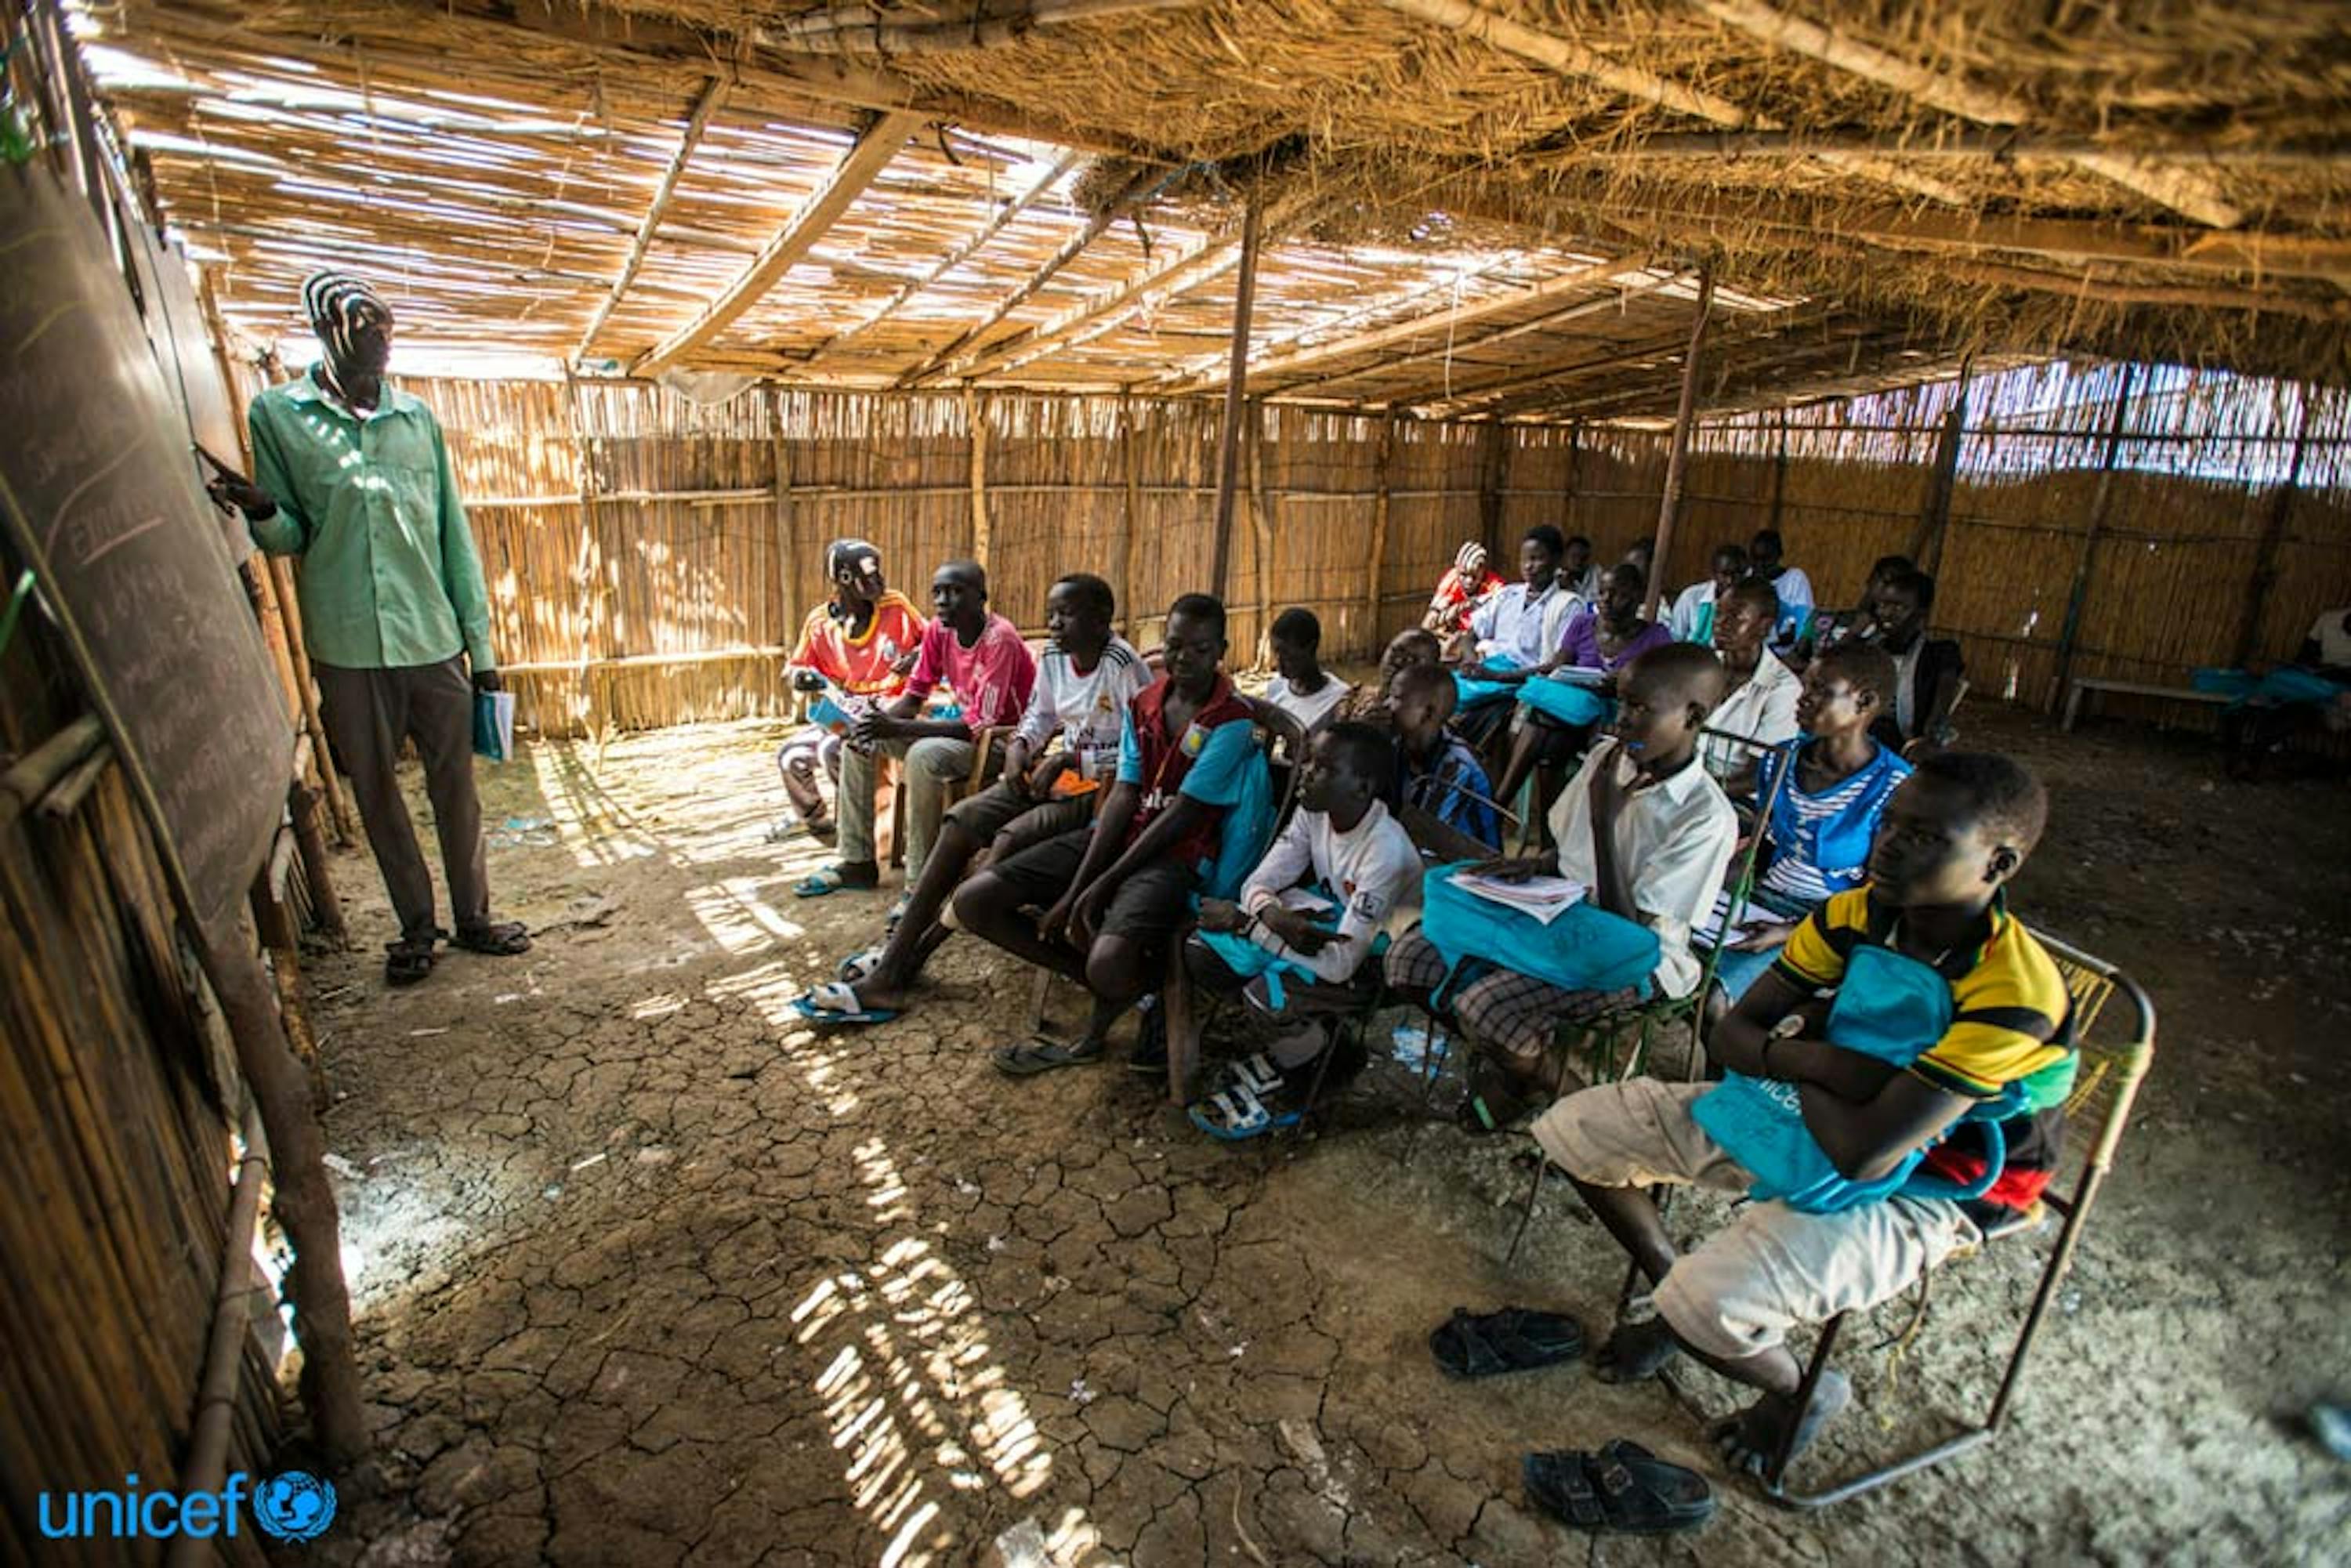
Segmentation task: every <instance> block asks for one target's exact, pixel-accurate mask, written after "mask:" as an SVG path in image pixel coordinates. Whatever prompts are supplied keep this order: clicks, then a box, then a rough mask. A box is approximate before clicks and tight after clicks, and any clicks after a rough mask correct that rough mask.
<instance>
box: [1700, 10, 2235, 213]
mask: <svg viewBox="0 0 2351 1568" xmlns="http://www.w3.org/2000/svg"><path fill="white" fill-rule="evenodd" d="M1695 4H1696V5H1698V9H1699V10H1701V11H1703V12H1705V13H1706V14H1707V15H1708V16H1712V17H1713V18H1714V19H1715V20H1716V21H1718V22H1720V23H1722V24H1723V25H1724V26H1729V27H1733V28H1736V29H1737V30H1739V31H1740V32H1742V33H1745V34H1747V35H1748V36H1749V37H1754V38H1758V39H1761V41H1762V42H1764V43H1767V44H1770V45H1771V46H1772V47H1775V48H1781V49H1785V50H1787V51H1788V52H1789V53H1790V54H1793V55H1802V56H1803V57H1805V58H1806V59H1811V60H1818V61H1819V62H1821V63H1822V64H1823V65H1826V66H1830V67H1833V68H1835V69H1837V70H1841V71H1844V72H1845V73H1846V74H1847V75H1850V76H1857V77H1859V78H1862V79H1863V80H1865V81H1870V82H1876V84H1877V85H1878V86H1880V87H1884V88H1890V89H1893V90H1894V91H1896V92H1898V93H1900V94H1902V95H1903V96H1904V97H1905V98H1908V99H1913V100H1914V101H1916V102H1918V103H1923V104H1925V105H1927V106H1928V108H1930V109H1938V110H1942V111H1943V112H1944V113H1946V114H1955V115H1958V116H1959V118H1960V119H1962V120H1975V121H1977V122H1978V123H1980V124H1984V125H2022V124H2024V123H2025V122H2026V121H2027V120H2031V119H2032V104H2030V103H2029V102H2027V101H2026V100H2025V99H2022V98H2015V97H2011V95H2009V94H2007V93H2004V92H2000V91H1996V90H1994V89H1990V88H1983V87H1978V86H1977V85H1976V84H1975V83H1973V82H1970V81H1968V80H1966V79H1965V78H1961V77H1959V76H1957V75H1953V74H1951V73H1949V72H1945V71H1938V70H1934V69H1931V68H1928V67H1926V66H1922V65H1918V64H1916V63H1915V62H1913V61H1910V60H1906V59H1904V58H1903V57H1901V56H1899V55H1896V54H1895V53H1893V52H1892V51H1891V50H1888V49H1881V48H1879V47H1876V45H1874V44H1865V43H1863V42H1862V41H1860V40H1859V39H1857V38H1851V37H1844V36H1843V35H1841V34H1837V33H1834V32H1832V31H1830V30H1829V29H1828V28H1826V27H1823V26H1820V25H1819V24H1818V23H1816V22H1808V21H1805V20H1804V19H1802V17H1798V16H1788V15H1787V14H1786V13H1784V12H1782V11H1777V10H1774V9H1773V8H1772V7H1771V6H1770V5H1765V4H1763V3H1762V0H1695ZM2070 162H2073V163H2074V165H2075V166H2077V167H2079V168H2082V169H2086V170H2088V171H2090V172H2092V173H2095V174H2099V175H2102V176H2104V177H2105V178H2106V179H2108V180H2110V181H2112V182H2113V183H2116V184H2117V185H2120V186H2122V187H2124V188H2125V189H2126V190H2130V191H2135V192H2137V193H2138V194H2140V195H2142V196H2145V197H2147V199H2149V200H2150V201H2154V202H2158V203H2160V204H2162V205H2164V206H2167V207H2168V208H2170V209H2171V210H2172V211H2173V212H2176V213H2179V214H2182V215H2183V216H2186V217H2190V218H2193V219H2195V220H2196V221H2197V222H2198V223H2199V224H2209V225H2211V226H2212V227H2214V228H2222V229H2228V228H2234V227H2236V226H2237V225H2238V224H2240V223H2241V222H2242V221H2243V220H2244V214H2243V213H2241V212H2240V211H2239V210H2238V209H2237V208H2236V207H2235V206H2234V205H2233V204H2231V203H2230V202H2229V201H2228V200H2227V199H2226V198H2225V197H2224V196H2223V195H2222V193H2221V192H2220V187H2219V186H2218V185H2216V184H2214V183H2212V181H2211V180H2210V179H2208V178H2207V177H2206V176H2205V175H2203V174H2202V173H2199V172H2197V171H2196V170H2193V169H2187V168H2182V167H2181V166H2179V165H2178V164H2175V163H2164V162H2158V161H2157V160H2155V159H2151V158H2140V157H2136V156H2133V155H2131V154H2128V153H2122V152H2093V153H2087V154H2085V155H2083V156H2081V157H2077V158H2074V159H2072V160H2070Z"/></svg>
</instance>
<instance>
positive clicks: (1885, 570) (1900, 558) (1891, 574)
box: [1869, 555, 1918, 581]
mask: <svg viewBox="0 0 2351 1568" xmlns="http://www.w3.org/2000/svg"><path fill="white" fill-rule="evenodd" d="M1916 570H1918V563H1917V561H1915V560H1912V559H1910V558H1909V557H1908V556H1907V555H1882V556H1879V557H1878V558H1877V559H1876V560H1874V561H1871V562H1870V563H1869V575H1870V577H1871V578H1872V579H1873V580H1874V579H1876V578H1881V577H1882V578H1886V580H1889V581H1890V580H1893V579H1895V578H1897V577H1900V576H1901V575H1902V574H1903V573H1904V572H1906V571H1916Z"/></svg>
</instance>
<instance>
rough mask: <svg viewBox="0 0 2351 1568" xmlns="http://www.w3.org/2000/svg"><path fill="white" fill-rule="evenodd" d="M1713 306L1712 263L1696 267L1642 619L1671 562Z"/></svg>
mask: <svg viewBox="0 0 2351 1568" xmlns="http://www.w3.org/2000/svg"><path fill="white" fill-rule="evenodd" d="M1713 308H1714V263H1713V262H1711V261H1708V263H1707V264H1706V265H1705V266H1704V267H1700V268H1699V269H1698V310H1697V313H1696V314H1695V315H1693V316H1692V317H1691V318H1690V334H1689V347H1688V348H1687V350H1684V351H1683V353H1682V395H1681V401H1680V402H1678V403H1677V404H1676V405H1675V408H1674V441H1673V445H1672V446H1671V447H1669V448H1668V449H1667V453H1666V489H1665V494H1664V495H1663V496H1662V497H1659V499H1658V502H1657V532H1656V542H1655V545H1654V547H1653V548H1652V549H1651V551H1650V555H1649V589H1648V592H1647V593H1646V595H1645V596H1644V597H1643V599H1642V601H1641V616H1642V618H1643V619H1644V620H1647V621H1654V620H1656V618H1657V601H1658V598H1659V596H1660V595H1662V594H1663V593H1664V591H1665V584H1666V574H1667V570H1669V569H1670V567H1671V565H1672V563H1673V549H1674V523H1675V521H1676V519H1677V517H1678V515H1679V514H1680V511H1681V506H1682V469H1683V468H1684V467H1685V466H1686V465H1687V464H1688V461H1689V439H1690V422H1691V420H1692V419H1693V417H1695V415H1696V413H1697V408H1698V340H1700V339H1701V338H1702V337H1704V336H1705V333H1706V319H1707V315H1708V312H1709V311H1711V310H1712V309H1713Z"/></svg>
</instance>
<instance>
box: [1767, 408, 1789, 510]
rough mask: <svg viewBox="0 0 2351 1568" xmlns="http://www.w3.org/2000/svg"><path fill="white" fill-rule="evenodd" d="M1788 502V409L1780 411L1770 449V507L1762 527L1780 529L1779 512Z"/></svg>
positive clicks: (1785, 507) (1784, 508)
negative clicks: (1776, 432)
mask: <svg viewBox="0 0 2351 1568" xmlns="http://www.w3.org/2000/svg"><path fill="white" fill-rule="evenodd" d="M1787 504H1788V411H1787V410H1786V409H1784V408H1783V409H1782V410H1781V411H1780V439H1779V441H1778V442H1777V443H1776V444H1774V445H1773V447H1772V449H1771V512H1770V513H1769V515H1768V520H1767V521H1766V522H1765V523H1764V525H1763V526H1764V527H1765V528H1770V529H1771V531H1772V532H1773V533H1775V534H1776V533H1778V532H1779V531H1780V517H1781V514H1782V512H1783V511H1785V510H1786V509H1787Z"/></svg>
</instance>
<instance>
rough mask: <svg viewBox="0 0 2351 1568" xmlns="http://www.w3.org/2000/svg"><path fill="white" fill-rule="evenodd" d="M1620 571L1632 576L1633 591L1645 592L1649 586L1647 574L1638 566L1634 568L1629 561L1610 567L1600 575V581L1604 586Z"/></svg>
mask: <svg viewBox="0 0 2351 1568" xmlns="http://www.w3.org/2000/svg"><path fill="white" fill-rule="evenodd" d="M1620 571H1629V572H1631V573H1632V574H1633V586H1634V587H1635V589H1639V590H1642V591H1646V590H1647V588H1648V586H1649V574H1648V573H1647V572H1646V571H1643V570H1641V569H1640V568H1639V567H1638V566H1635V564H1634V563H1633V562H1631V561H1629V560H1620V561H1618V562H1617V563H1616V564H1615V565H1614V566H1612V567H1610V568H1609V569H1608V570H1606V571H1604V572H1602V573H1601V574H1600V580H1601V581H1602V582H1603V583H1606V582H1607V581H1608V580H1609V579H1611V578H1613V577H1614V576H1615V575H1616V574H1617V573H1618V572H1620Z"/></svg>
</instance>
